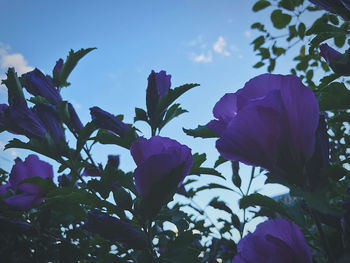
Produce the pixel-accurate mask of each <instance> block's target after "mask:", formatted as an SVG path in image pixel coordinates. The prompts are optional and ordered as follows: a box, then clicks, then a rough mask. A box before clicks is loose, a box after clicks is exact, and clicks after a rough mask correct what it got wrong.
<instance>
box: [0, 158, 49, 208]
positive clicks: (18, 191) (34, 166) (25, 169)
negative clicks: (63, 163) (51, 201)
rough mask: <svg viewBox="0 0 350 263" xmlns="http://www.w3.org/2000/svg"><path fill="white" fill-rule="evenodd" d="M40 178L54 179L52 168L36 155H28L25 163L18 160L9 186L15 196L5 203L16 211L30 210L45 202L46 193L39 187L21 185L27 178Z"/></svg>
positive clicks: (13, 168) (12, 171)
mask: <svg viewBox="0 0 350 263" xmlns="http://www.w3.org/2000/svg"><path fill="white" fill-rule="evenodd" d="M36 176H39V177H41V178H51V179H52V178H53V169H52V166H51V165H50V164H49V163H47V162H44V161H41V160H39V158H38V156H36V155H34V154H30V155H28V157H27V158H26V159H25V161H24V162H23V161H22V160H18V161H17V162H16V164H15V165H14V166H13V167H12V170H11V173H10V178H9V184H10V187H8V188H10V189H11V190H12V191H14V192H15V195H13V196H10V197H8V198H6V199H4V202H5V203H6V204H7V205H8V206H9V207H11V208H13V209H16V210H28V209H30V208H31V207H33V206H34V205H37V204H40V203H41V202H42V201H43V200H44V196H45V191H44V189H42V188H41V187H40V186H38V185H34V184H31V183H21V182H22V181H23V180H24V179H26V178H32V177H36Z"/></svg>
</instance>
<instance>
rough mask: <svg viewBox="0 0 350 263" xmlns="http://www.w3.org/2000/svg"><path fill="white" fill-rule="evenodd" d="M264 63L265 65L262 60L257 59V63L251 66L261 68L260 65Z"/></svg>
mask: <svg viewBox="0 0 350 263" xmlns="http://www.w3.org/2000/svg"><path fill="white" fill-rule="evenodd" d="M264 65H265V63H264V62H261V61H259V62H258V63H256V64H255V65H254V66H253V68H261V67H262V66H264Z"/></svg>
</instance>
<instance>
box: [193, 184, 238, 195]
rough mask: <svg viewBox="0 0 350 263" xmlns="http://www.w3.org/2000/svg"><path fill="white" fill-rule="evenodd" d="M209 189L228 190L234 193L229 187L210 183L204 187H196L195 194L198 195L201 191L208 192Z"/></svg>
mask: <svg viewBox="0 0 350 263" xmlns="http://www.w3.org/2000/svg"><path fill="white" fill-rule="evenodd" d="M210 189H223V190H229V191H232V192H234V190H233V189H231V188H230V187H227V186H224V185H221V184H216V183H210V184H208V185H204V186H201V187H198V188H197V189H196V193H198V192H200V191H203V190H210Z"/></svg>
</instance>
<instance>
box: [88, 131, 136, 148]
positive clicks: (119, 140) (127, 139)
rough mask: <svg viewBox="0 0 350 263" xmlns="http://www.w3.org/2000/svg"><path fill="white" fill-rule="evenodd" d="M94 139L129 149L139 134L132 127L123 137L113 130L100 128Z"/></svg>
mask: <svg viewBox="0 0 350 263" xmlns="http://www.w3.org/2000/svg"><path fill="white" fill-rule="evenodd" d="M92 139H94V140H96V141H98V142H99V143H101V144H115V145H119V146H121V147H124V148H126V149H128V150H129V149H130V147H131V144H132V143H133V142H134V141H135V140H136V139H137V134H136V133H135V130H134V129H133V128H131V129H130V130H129V131H128V132H127V133H126V134H125V135H124V136H123V137H119V136H117V135H115V134H113V133H111V132H108V131H105V130H102V129H100V130H99V131H98V133H97V135H96V137H94V138H92Z"/></svg>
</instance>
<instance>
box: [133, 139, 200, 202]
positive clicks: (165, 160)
mask: <svg viewBox="0 0 350 263" xmlns="http://www.w3.org/2000/svg"><path fill="white" fill-rule="evenodd" d="M130 152H131V155H132V157H133V158H134V161H135V163H136V165H137V168H136V169H135V171H134V178H135V184H136V189H137V191H138V193H139V194H140V195H141V196H142V197H147V196H148V195H150V194H151V193H152V192H153V191H156V189H155V188H157V187H159V185H158V184H160V183H161V182H162V181H163V180H167V181H168V183H170V182H171V183H170V185H168V187H176V186H178V187H179V186H180V185H181V184H182V181H183V180H184V178H185V176H186V175H188V173H189V171H190V168H191V166H192V163H193V157H192V154H191V149H190V148H188V147H187V146H186V145H182V144H180V143H178V142H177V141H175V140H172V139H170V138H166V137H160V136H153V137H152V138H150V139H149V140H147V139H145V138H143V137H141V138H139V140H138V141H136V142H134V143H133V144H132V145H131V148H130ZM180 165H184V167H183V169H182V171H180V174H179V175H174V177H173V178H164V176H166V175H167V174H169V173H170V172H171V171H172V170H173V169H175V168H177V167H179V166H180ZM172 180H174V181H172ZM164 187H165V185H164ZM170 190H171V189H168V192H169V191H170ZM164 191H166V189H164Z"/></svg>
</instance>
